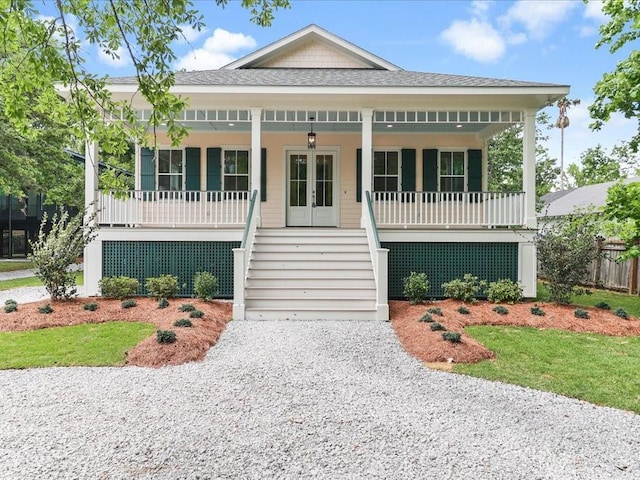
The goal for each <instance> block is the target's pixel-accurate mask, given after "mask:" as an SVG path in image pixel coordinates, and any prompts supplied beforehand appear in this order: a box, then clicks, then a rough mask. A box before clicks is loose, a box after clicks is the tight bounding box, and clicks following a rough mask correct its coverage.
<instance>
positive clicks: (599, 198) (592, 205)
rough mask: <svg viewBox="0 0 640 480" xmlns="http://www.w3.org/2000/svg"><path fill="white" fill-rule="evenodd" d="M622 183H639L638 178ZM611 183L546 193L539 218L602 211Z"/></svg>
mask: <svg viewBox="0 0 640 480" xmlns="http://www.w3.org/2000/svg"><path fill="white" fill-rule="evenodd" d="M622 182H624V183H632V182H640V177H632V178H627V179H624V180H622ZM616 183H618V180H616V181H613V182H604V183H596V184H595V185H586V186H584V187H579V188H574V189H571V190H562V191H560V192H551V193H547V194H546V195H544V196H543V197H542V201H543V203H544V206H543V207H542V211H541V213H540V214H539V215H538V216H539V217H561V216H564V215H570V214H572V213H576V212H579V211H586V210H588V209H593V210H594V211H596V212H600V211H602V209H603V208H604V206H605V205H606V203H607V193H608V190H609V188H610V187H611V186H613V185H615V184H616Z"/></svg>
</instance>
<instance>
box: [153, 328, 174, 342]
mask: <svg viewBox="0 0 640 480" xmlns="http://www.w3.org/2000/svg"><path fill="white" fill-rule="evenodd" d="M156 340H157V341H158V343H175V341H176V340H177V338H176V332H174V331H173V330H158V331H157V332H156Z"/></svg>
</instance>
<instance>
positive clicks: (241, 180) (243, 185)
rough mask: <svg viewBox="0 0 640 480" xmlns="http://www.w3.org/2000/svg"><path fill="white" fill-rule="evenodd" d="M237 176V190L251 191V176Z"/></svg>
mask: <svg viewBox="0 0 640 480" xmlns="http://www.w3.org/2000/svg"><path fill="white" fill-rule="evenodd" d="M237 178H238V186H237V190H239V191H249V177H248V176H247V175H242V176H239V177H237Z"/></svg>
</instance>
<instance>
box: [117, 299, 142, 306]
mask: <svg viewBox="0 0 640 480" xmlns="http://www.w3.org/2000/svg"><path fill="white" fill-rule="evenodd" d="M136 305H138V304H137V303H136V301H135V300H134V299H133V298H132V299H130V300H125V301H124V302H122V303H121V304H120V306H121V307H122V308H132V307H135V306H136Z"/></svg>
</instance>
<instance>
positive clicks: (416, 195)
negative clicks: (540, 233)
mask: <svg viewBox="0 0 640 480" xmlns="http://www.w3.org/2000/svg"><path fill="white" fill-rule="evenodd" d="M524 196H525V195H524V193H523V192H373V212H374V215H375V217H376V222H377V224H378V225H379V226H381V227H384V226H402V227H406V226H444V227H448V226H482V227H498V226H522V225H523V224H524Z"/></svg>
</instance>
